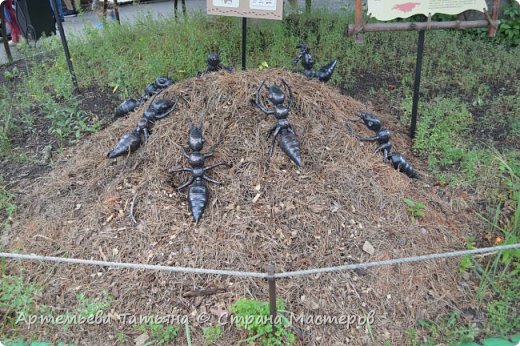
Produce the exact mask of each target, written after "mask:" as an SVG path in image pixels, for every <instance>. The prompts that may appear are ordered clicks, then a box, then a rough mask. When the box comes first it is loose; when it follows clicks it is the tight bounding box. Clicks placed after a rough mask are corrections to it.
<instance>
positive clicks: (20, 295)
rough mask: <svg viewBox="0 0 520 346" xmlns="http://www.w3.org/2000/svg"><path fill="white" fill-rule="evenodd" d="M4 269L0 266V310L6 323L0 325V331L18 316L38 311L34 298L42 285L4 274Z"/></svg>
mask: <svg viewBox="0 0 520 346" xmlns="http://www.w3.org/2000/svg"><path fill="white" fill-rule="evenodd" d="M4 271H5V270H4V269H3V268H2V275H1V277H0V311H2V314H3V316H5V318H6V322H7V323H3V324H2V325H3V327H0V332H3V328H5V327H7V326H9V325H11V326H12V325H14V324H15V322H16V320H17V319H18V317H20V316H22V317H23V316H28V315H30V314H32V313H35V312H38V308H37V307H36V304H35V303H34V298H35V296H36V295H37V294H38V293H39V292H41V291H42V287H40V286H37V285H35V284H33V283H28V282H25V281H24V279H23V278H22V277H19V276H13V275H5V272H4ZM1 334H4V333H1Z"/></svg>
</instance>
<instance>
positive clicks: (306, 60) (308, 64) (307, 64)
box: [293, 42, 314, 70]
mask: <svg viewBox="0 0 520 346" xmlns="http://www.w3.org/2000/svg"><path fill="white" fill-rule="evenodd" d="M296 48H300V54H299V55H298V56H297V57H296V58H294V59H293V61H294V62H295V63H296V62H298V60H300V59H302V65H303V68H304V69H306V70H311V69H312V67H313V66H314V60H313V59H312V55H311V51H310V49H309V47H307V44H305V42H300V44H298V45H297V46H296Z"/></svg>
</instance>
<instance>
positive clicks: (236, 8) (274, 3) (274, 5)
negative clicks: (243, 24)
mask: <svg viewBox="0 0 520 346" xmlns="http://www.w3.org/2000/svg"><path fill="white" fill-rule="evenodd" d="M207 6H208V14H213V15H217V16H232V17H247V18H260V19H278V20H282V19H283V0H207Z"/></svg>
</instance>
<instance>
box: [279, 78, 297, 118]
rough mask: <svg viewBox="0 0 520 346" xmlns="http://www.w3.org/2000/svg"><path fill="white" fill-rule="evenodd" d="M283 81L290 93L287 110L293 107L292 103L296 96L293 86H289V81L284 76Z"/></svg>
mask: <svg viewBox="0 0 520 346" xmlns="http://www.w3.org/2000/svg"><path fill="white" fill-rule="evenodd" d="M282 83H283V85H284V87H285V89H286V90H287V91H288V94H289V103H288V104H287V111H290V110H291V108H292V105H293V103H294V96H293V93H292V90H291V87H290V86H289V84H287V82H286V81H285V80H284V79H283V78H282Z"/></svg>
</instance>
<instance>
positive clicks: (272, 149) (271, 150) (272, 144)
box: [268, 126, 282, 156]
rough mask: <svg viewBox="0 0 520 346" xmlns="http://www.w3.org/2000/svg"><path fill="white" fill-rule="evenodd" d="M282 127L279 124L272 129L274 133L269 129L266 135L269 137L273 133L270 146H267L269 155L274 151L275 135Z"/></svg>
mask: <svg viewBox="0 0 520 346" xmlns="http://www.w3.org/2000/svg"><path fill="white" fill-rule="evenodd" d="M281 129H282V128H281V127H280V126H276V127H275V129H274V130H273V131H274V134H273V131H271V132H270V133H269V135H268V137H271V135H273V141H272V142H271V147H270V148H269V156H273V151H274V144H275V142H276V137H278V135H279V134H280V130H281Z"/></svg>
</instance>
